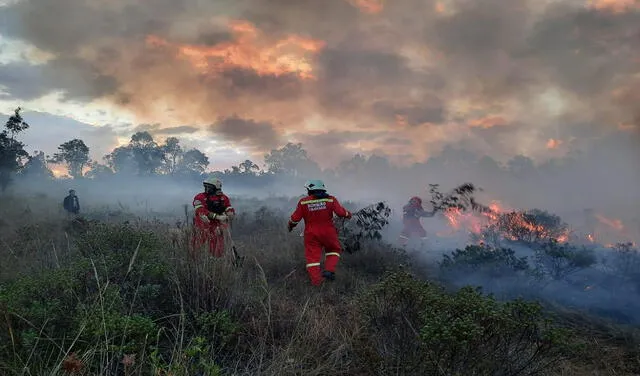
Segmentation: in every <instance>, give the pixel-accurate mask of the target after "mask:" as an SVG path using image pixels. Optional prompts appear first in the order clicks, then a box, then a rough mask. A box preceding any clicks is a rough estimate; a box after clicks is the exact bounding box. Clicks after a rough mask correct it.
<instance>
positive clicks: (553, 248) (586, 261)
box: [535, 239, 597, 280]
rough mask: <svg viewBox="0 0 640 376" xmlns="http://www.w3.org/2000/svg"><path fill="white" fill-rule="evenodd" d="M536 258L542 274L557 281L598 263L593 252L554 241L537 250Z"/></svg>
mask: <svg viewBox="0 0 640 376" xmlns="http://www.w3.org/2000/svg"><path fill="white" fill-rule="evenodd" d="M535 257H536V268H537V269H538V270H539V271H540V274H541V275H548V276H550V277H551V278H553V279H556V280H560V279H564V278H566V277H567V276H568V275H570V274H573V273H575V272H577V271H579V270H582V269H585V268H588V267H590V266H592V265H593V264H595V263H596V262H597V259H596V256H595V253H594V252H593V250H590V249H587V248H585V247H582V248H578V247H575V246H572V245H570V244H562V243H558V241H556V240H553V239H552V240H550V241H548V242H546V243H545V244H544V245H543V246H542V247H540V248H538V249H536V250H535Z"/></svg>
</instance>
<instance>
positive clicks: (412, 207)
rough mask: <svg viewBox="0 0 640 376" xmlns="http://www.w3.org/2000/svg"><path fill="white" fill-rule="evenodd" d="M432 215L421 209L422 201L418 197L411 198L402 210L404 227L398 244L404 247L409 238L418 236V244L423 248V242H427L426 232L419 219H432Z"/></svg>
mask: <svg viewBox="0 0 640 376" xmlns="http://www.w3.org/2000/svg"><path fill="white" fill-rule="evenodd" d="M434 214H435V213H434V212H428V211H425V210H424V209H423V208H422V199H421V198H420V197H417V196H415V197H411V199H410V200H409V203H408V204H407V205H405V206H404V207H403V208H402V224H403V225H404V227H403V229H402V232H401V233H400V244H401V245H402V246H403V247H404V246H406V245H407V243H408V242H409V239H410V238H412V237H414V236H419V237H420V243H421V245H422V246H424V242H425V241H426V240H427V231H426V230H425V229H424V227H422V224H420V218H422V217H433V216H434Z"/></svg>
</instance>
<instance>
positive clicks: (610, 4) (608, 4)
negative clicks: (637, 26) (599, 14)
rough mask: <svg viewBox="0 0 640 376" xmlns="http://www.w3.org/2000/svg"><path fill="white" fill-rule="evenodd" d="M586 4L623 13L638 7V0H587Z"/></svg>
mask: <svg viewBox="0 0 640 376" xmlns="http://www.w3.org/2000/svg"><path fill="white" fill-rule="evenodd" d="M588 6H589V7H591V8H595V9H598V10H602V11H607V12H612V13H624V12H628V11H631V10H633V9H640V0H589V2H588Z"/></svg>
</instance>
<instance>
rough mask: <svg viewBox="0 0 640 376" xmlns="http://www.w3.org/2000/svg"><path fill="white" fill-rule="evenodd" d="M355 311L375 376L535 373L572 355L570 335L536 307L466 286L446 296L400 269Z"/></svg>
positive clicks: (386, 278) (372, 292) (535, 305)
mask: <svg viewBox="0 0 640 376" xmlns="http://www.w3.org/2000/svg"><path fill="white" fill-rule="evenodd" d="M359 307H360V310H361V320H362V324H363V326H364V327H365V328H366V332H365V334H364V335H363V338H362V340H361V341H362V345H361V347H360V351H361V356H362V357H363V358H364V359H367V361H368V362H370V364H371V369H375V370H377V374H380V375H387V374H428V375H535V374H539V373H541V372H543V371H545V372H548V371H550V370H551V369H552V368H553V366H554V365H557V364H558V362H559V361H561V360H562V359H564V358H565V357H566V356H567V355H568V354H569V352H570V350H571V343H570V341H569V336H568V332H567V331H566V330H563V329H560V328H556V327H554V326H552V325H551V323H550V320H549V319H548V318H547V317H546V316H545V314H544V313H543V311H542V307H541V306H540V305H539V304H537V303H534V302H525V301H522V300H516V301H510V302H504V303H501V302H498V301H496V300H495V299H494V298H493V297H492V296H485V295H483V294H482V293H481V292H480V291H479V290H477V289H474V288H472V287H465V288H462V289H460V290H459V291H457V292H456V293H453V294H449V293H447V292H446V291H444V289H443V288H441V287H439V286H437V285H435V284H433V283H429V282H421V281H419V280H417V279H416V278H414V277H413V276H411V275H410V274H408V273H406V272H402V271H401V272H395V273H391V274H388V275H387V276H386V277H385V278H384V280H383V281H382V282H381V283H379V284H377V285H375V286H373V287H372V288H371V289H370V290H369V291H368V292H367V293H366V294H364V295H363V296H362V297H361V299H360V301H359Z"/></svg>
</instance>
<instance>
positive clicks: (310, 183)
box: [304, 180, 327, 191]
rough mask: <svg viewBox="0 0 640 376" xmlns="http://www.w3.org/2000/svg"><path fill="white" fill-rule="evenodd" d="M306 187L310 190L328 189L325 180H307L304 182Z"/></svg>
mask: <svg viewBox="0 0 640 376" xmlns="http://www.w3.org/2000/svg"><path fill="white" fill-rule="evenodd" d="M304 187H305V188H307V190H309V191H316V190H317V191H326V190H327V188H326V187H325V186H324V182H323V181H322V180H307V182H306V183H305V184H304Z"/></svg>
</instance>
